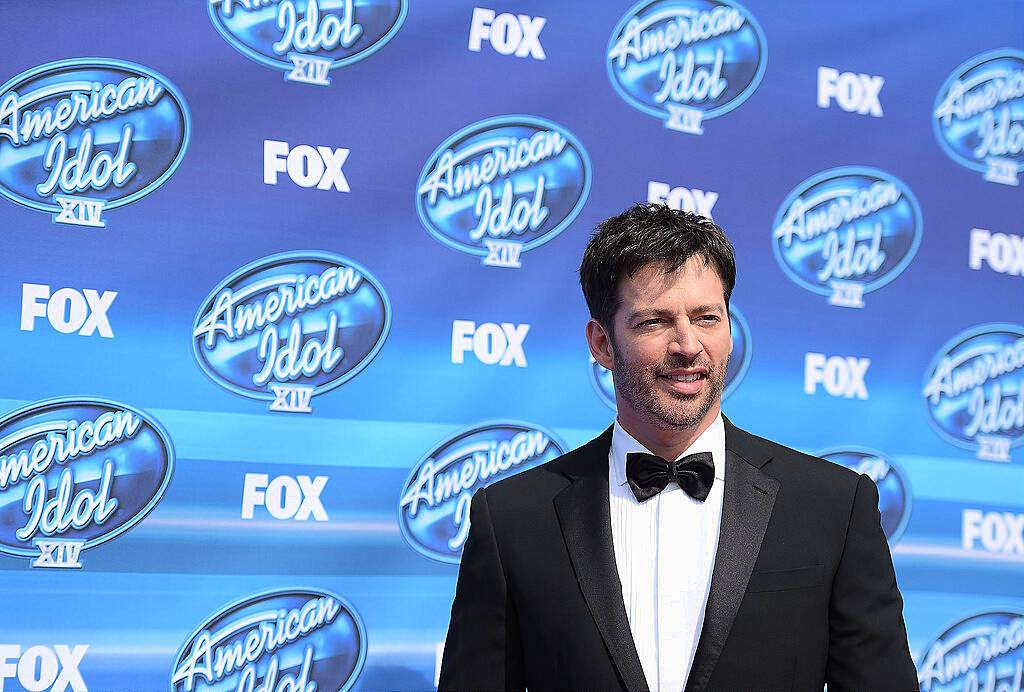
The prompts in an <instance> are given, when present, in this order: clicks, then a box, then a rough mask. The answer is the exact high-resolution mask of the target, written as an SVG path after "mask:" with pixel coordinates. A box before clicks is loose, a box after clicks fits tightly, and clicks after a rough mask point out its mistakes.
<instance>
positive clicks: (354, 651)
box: [171, 589, 366, 692]
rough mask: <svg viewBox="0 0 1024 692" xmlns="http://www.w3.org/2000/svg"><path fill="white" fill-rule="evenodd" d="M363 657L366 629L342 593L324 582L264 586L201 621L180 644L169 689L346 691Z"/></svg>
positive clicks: (202, 691) (199, 691)
mask: <svg viewBox="0 0 1024 692" xmlns="http://www.w3.org/2000/svg"><path fill="white" fill-rule="evenodd" d="M365 659H366V630H365V628H364V627H363V622H362V620H361V619H360V618H359V614H358V613H356V611H355V609H354V608H352V606H350V605H349V604H348V603H346V602H345V599H343V598H341V597H340V596H337V595H335V594H333V593H331V592H329V591H322V590H319V589H284V590H280V591H267V592H264V593H260V594H256V595H255V596H249V597H247V598H243V599H242V600H240V601H236V602H235V603H232V604H231V605H229V606H227V607H225V608H222V609H221V610H218V611H217V612H216V613H214V614H213V615H211V616H210V617H209V618H207V619H206V621H205V622H203V623H202V624H201V625H199V627H198V628H197V629H196V631H195V632H193V633H192V636H190V637H189V638H188V640H186V641H185V643H184V644H182V646H181V648H180V649H179V650H178V655H177V656H176V657H175V661H174V668H173V669H172V672H171V689H172V690H173V691H174V692H214V691H219V690H267V691H268V692H270V691H271V690H295V691H296V692H298V691H299V690H303V691H305V690H331V691H332V692H333V691H334V690H337V691H338V692H345V690H348V689H349V688H350V687H352V685H353V683H355V681H356V679H357V678H358V677H359V673H360V671H361V670H362V668H363V661H365Z"/></svg>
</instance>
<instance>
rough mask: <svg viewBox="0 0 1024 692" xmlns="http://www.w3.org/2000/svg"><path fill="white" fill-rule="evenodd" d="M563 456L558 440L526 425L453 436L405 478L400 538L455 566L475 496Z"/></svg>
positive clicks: (499, 426) (480, 427)
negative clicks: (479, 491)
mask: <svg viewBox="0 0 1024 692" xmlns="http://www.w3.org/2000/svg"><path fill="white" fill-rule="evenodd" d="M564 453H565V443H564V442H562V441H561V440H560V439H558V437H557V436H555V435H554V434H553V433H551V432H548V431H547V430H544V429H543V428H540V427H537V426H535V425H530V424H528V423H516V422H493V423H483V424H480V425H477V426H475V427H472V428H469V429H467V430H463V431H461V432H458V433H456V434H455V435H453V436H452V437H450V438H448V439H446V440H444V441H443V442H441V443H440V444H438V445H437V446H436V447H435V448H434V449H432V450H430V452H428V453H427V455H426V456H425V457H423V458H422V459H420V460H419V462H417V464H416V466H414V467H413V469H412V473H410V474H409V478H408V479H407V480H406V482H405V486H404V487H403V488H402V496H401V499H399V501H398V525H399V526H400V527H401V528H402V535H403V536H405V540H406V542H408V543H409V545H410V546H412V547H413V548H414V549H415V550H416V551H418V552H419V553H420V554H421V555H425V556H427V557H429V558H432V559H434V560H439V561H441V562H451V563H458V562H459V559H460V558H461V556H462V546H463V544H464V543H465V542H466V537H467V536H468V535H469V505H470V500H471V499H472V498H473V492H474V491H476V490H477V489H479V488H483V487H484V486H487V485H490V484H491V483H493V482H495V481H498V480H501V479H502V478H506V477H508V476H512V475H515V474H516V473H519V472H520V471H523V470H525V469H528V468H532V467H534V466H537V465H538V464H542V463H544V462H545V461H549V460H551V459H554V458H555V457H558V456H561V455H562V454H564Z"/></svg>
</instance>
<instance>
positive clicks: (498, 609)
mask: <svg viewBox="0 0 1024 692" xmlns="http://www.w3.org/2000/svg"><path fill="white" fill-rule="evenodd" d="M486 490H487V489H486V488H482V489H480V490H478V491H477V492H476V494H475V495H474V496H473V502H472V505H471V508H470V529H469V536H468V538H467V539H466V545H465V547H464V549H463V551H462V563H461V565H460V566H459V581H458V585H457V586H456V589H455V602H454V603H453V604H452V617H451V624H449V626H448V636H447V637H446V638H445V645H444V657H443V659H442V662H441V677H440V683H439V685H438V690H522V689H525V685H524V682H523V669H522V668H523V656H522V648H521V646H520V639H519V625H518V622H517V618H516V614H515V608H514V605H513V603H512V602H511V600H510V597H509V593H508V587H507V584H506V581H505V573H504V570H503V568H502V564H501V553H500V550H499V547H498V543H497V539H496V538H495V535H494V525H493V523H492V521H491V513H490V509H489V507H488V504H487V492H486Z"/></svg>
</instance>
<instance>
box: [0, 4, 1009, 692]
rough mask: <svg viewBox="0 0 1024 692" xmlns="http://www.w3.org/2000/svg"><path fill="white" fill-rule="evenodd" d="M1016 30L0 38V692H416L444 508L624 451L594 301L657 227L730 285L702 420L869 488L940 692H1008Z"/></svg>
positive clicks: (543, 19)
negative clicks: (565, 455)
mask: <svg viewBox="0 0 1024 692" xmlns="http://www.w3.org/2000/svg"><path fill="white" fill-rule="evenodd" d="M1022 28H1024V6H1022V5H1021V3H1019V2H1009V1H1005V2H1004V1H997V0H991V1H989V2H984V3H980V4H975V5H971V6H970V7H967V6H964V5H963V4H962V3H953V2H944V1H943V2H909V3H893V2H882V1H879V0H869V1H865V2H860V3H847V4H835V3H829V4H827V5H823V4H822V3H818V2H809V1H804V0H797V1H795V2H788V3H785V4H784V5H780V4H779V3H771V2H764V1H763V0H745V2H744V4H742V5H741V4H739V3H738V2H733V1H732V0H651V1H645V2H640V3H638V4H636V5H633V6H630V5H629V4H628V3H623V2H605V1H602V2H589V3H585V4H584V3H551V2H539V1H531V0H509V1H508V2H506V3H504V4H492V3H479V4H477V5H474V4H473V3H471V2H462V1H455V0H450V1H448V0H446V1H432V2H416V1H415V0H298V1H294V0H211V1H210V2H208V3H204V2H174V1H172V0H153V1H151V2H147V3H127V4H125V3H117V4H114V3H97V2H70V1H65V2H50V3H47V4H46V5H45V6H41V5H39V4H37V3H29V2H5V3H3V4H0V36H2V37H3V40H4V45H5V50H4V51H3V53H2V55H0V84H2V87H0V195H2V196H3V199H0V235H2V238H3V240H2V243H3V245H2V247H3V249H4V252H3V269H2V271H0V325H2V335H0V338H2V345H3V359H2V363H3V366H2V375H3V377H2V384H3V387H2V390H0V397H2V399H0V570H2V573H0V574H2V576H0V579H2V581H3V586H4V593H5V594H7V595H6V597H5V605H4V607H3V608H2V609H0V687H3V688H4V689H13V690H21V689H25V690H42V689H47V690H50V689H52V690H65V689H69V690H75V691H78V690H86V689H89V690H165V689H168V688H170V689H172V690H185V691H191V690H256V689H264V688H266V689H290V687H289V685H292V686H295V685H300V684H303V683H304V682H309V681H312V682H316V683H317V685H318V689H322V690H327V689H330V690H341V689H348V688H351V689H356V690H371V689H409V690H413V689H431V688H433V686H434V684H435V682H434V681H435V675H436V667H437V665H438V661H439V655H440V650H441V646H442V643H443V640H444V634H445V631H446V628H447V623H448V614H449V608H450V605H451V598H452V596H453V593H454V586H455V579H456V575H457V569H458V567H457V563H458V559H459V555H460V553H461V546H462V542H463V541H464V539H465V532H466V530H467V529H468V514H467V512H466V509H467V508H466V503H467V502H468V498H469V496H470V495H471V494H472V492H473V490H475V489H476V488H478V487H480V486H482V485H484V484H487V483H490V482H493V481H494V480H497V479H500V478H502V477H504V476H507V475H508V474H511V473H515V472H516V471H518V470H521V469H523V468H526V467H529V466H532V465H534V464H537V463H541V462H543V461H544V460H546V459H550V458H553V457H554V456H556V455H558V454H559V453H561V452H563V451H565V450H568V449H571V448H572V447H575V446H577V445H579V444H581V443H583V442H585V441H586V440H588V439H590V438H591V437H593V436H594V435H595V434H597V433H598V432H600V431H601V430H602V429H604V428H605V427H606V426H607V425H609V424H610V422H611V420H612V418H613V415H614V414H613V411H614V392H613V391H612V389H611V383H610V377H609V375H608V373H607V372H606V371H603V370H602V369H601V368H600V367H599V366H596V365H595V364H594V363H593V361H592V360H591V359H590V357H589V353H588V350H587V347H586V342H585V340H584V333H583V326H584V324H585V322H586V319H587V317H588V315H587V312H586V307H585V305H584V302H583V300H582V297H581V295H580V291H579V287H578V283H577V279H576V268H577V267H578V262H579V258H580V256H581V253H582V250H583V247H584V245H585V244H586V241H587V238H588V235H589V231H590V229H591V228H592V227H593V226H594V225H595V224H596V223H597V222H599V221H600V220H602V219H604V218H606V217H608V216H611V215H613V214H616V213H618V212H619V211H621V210H622V209H624V208H625V207H627V206H629V205H630V204H632V203H634V202H636V201H641V200H651V201H663V202H666V203H668V204H670V205H672V206H675V207H679V208H685V209H688V210H692V211H698V212H700V213H704V214H706V215H710V216H712V217H713V218H714V219H715V221H716V222H717V223H718V224H719V225H721V226H722V227H723V228H724V229H726V231H727V233H728V234H729V235H730V237H731V238H732V239H733V241H734V243H735V245H736V251H737V263H738V267H739V270H738V274H739V276H738V281H737V285H736V289H735V292H734V294H733V300H732V304H733V310H732V313H733V314H732V323H733V333H734V339H735V342H736V348H735V351H734V353H733V360H732V362H731V363H730V368H729V373H728V377H729V380H728V388H727V391H726V395H727V396H726V400H725V403H724V410H725V412H726V414H727V415H728V416H730V418H731V419H732V420H733V421H734V422H735V423H736V424H738V425H740V426H741V427H744V428H747V429H749V430H751V431H752V432H754V433H757V434H761V435H765V436H769V437H771V438H772V439H775V440H777V441H779V442H781V443H784V444H787V445H789V446H792V447H795V448H798V449H801V450H804V451H808V452H811V453H814V454H818V455H822V456H825V457H827V458H828V459H830V460H832V461H834V462H836V463H841V464H844V465H847V466H850V467H852V468H855V469H857V470H858V471H861V472H863V473H867V474H869V475H870V476H871V477H872V478H873V479H874V480H875V481H876V483H877V484H878V487H879V491H880V509H881V510H882V521H883V526H884V528H885V530H886V532H887V535H889V537H890V543H891V545H892V552H893V558H894V561H895V564H896V571H897V576H898V579H899V583H900V587H901V589H902V592H903V595H904V598H905V601H906V604H905V616H906V620H907V626H908V631H909V636H910V645H911V649H912V653H913V654H914V657H915V660H916V661H917V663H918V666H919V668H920V674H921V682H922V688H923V689H925V690H929V691H931V690H947V689H948V690H952V689H957V690H962V689H975V688H973V687H970V685H972V684H975V683H977V684H979V685H982V686H984V685H989V686H988V687H982V689H994V685H995V684H998V683H1002V684H1004V685H1007V686H1008V687H1005V688H1004V689H1019V688H1020V681H1021V676H1022V672H1021V671H1022V667H1024V587H1022V584H1024V579H1022V577H1024V451H1022V448H1021V442H1022V440H1024V324H1022V322H1024V195H1022V194H1021V188H1020V179H1021V172H1022V170H1024V153H1022V149H1024V38H1022V37H1024V33H1022ZM285 681H290V682H288V683H286V682H285ZM4 685H6V687H4ZM1013 685H1016V687H1014V686H1013ZM278 686H280V687H278Z"/></svg>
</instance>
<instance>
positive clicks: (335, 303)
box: [192, 251, 391, 413]
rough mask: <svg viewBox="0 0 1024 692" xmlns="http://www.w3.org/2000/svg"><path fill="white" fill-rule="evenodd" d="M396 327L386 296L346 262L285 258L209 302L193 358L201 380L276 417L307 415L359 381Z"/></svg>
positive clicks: (257, 267)
mask: <svg viewBox="0 0 1024 692" xmlns="http://www.w3.org/2000/svg"><path fill="white" fill-rule="evenodd" d="M390 328H391V303H390V302H389V301H388V297H387V294H385V293H384V288H383V287H382V286H381V285H380V282H378V281H377V279H375V278H374V277H373V275H372V274H370V273H369V272H368V271H366V270H365V269H363V268H362V267H361V266H359V265H358V264H356V263H355V262H353V261H352V260H350V259H347V258H345V257H341V256H338V255H332V254H329V253H326V252H316V251H304V252H284V253H281V254H277V255H271V256H269V257H264V258H263V259H259V260H256V261H255V262H252V263H251V264H247V265H246V266H244V267H242V268H241V269H239V270H238V271H236V272H235V273H233V274H231V275H230V276H229V277H228V278H226V279H224V281H222V282H221V283H220V284H218V285H217V287H216V288H214V289H213V291H212V292H211V293H210V295H209V296H207V297H206V299H205V300H204V301H203V303H202V306H201V307H200V308H199V312H198V313H196V318H195V322H194V324H193V327H192V353H193V355H194V356H195V359H196V362H197V363H198V364H199V367H201V368H202V369H203V372H205V373H206V375H207V376H208V377H209V378H210V379H212V380H213V381H214V382H216V383H217V384H219V385H221V386H222V387H224V388H225V389H228V390H230V391H232V392H235V393H236V394H241V395H242V396H245V397H249V398H252V399H262V400H265V401H270V410H271V411H291V412H298V413H309V412H311V411H312V408H311V406H310V402H311V399H312V397H314V396H316V395H318V394H323V393H324V392H328V391H330V390H332V389H334V388H335V387H338V386H339V385H341V384H344V383H345V382H347V381H348V380H350V379H352V378H353V377H355V376H356V375H357V374H358V373H359V372H361V371H362V370H363V368H365V367H366V366H367V365H369V364H370V361H372V360H373V358H374V357H375V356H376V355H377V352H378V351H380V349H381V347H382V346H383V345H384V340H385V339H386V338H387V335H388V331H389V330H390Z"/></svg>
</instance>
